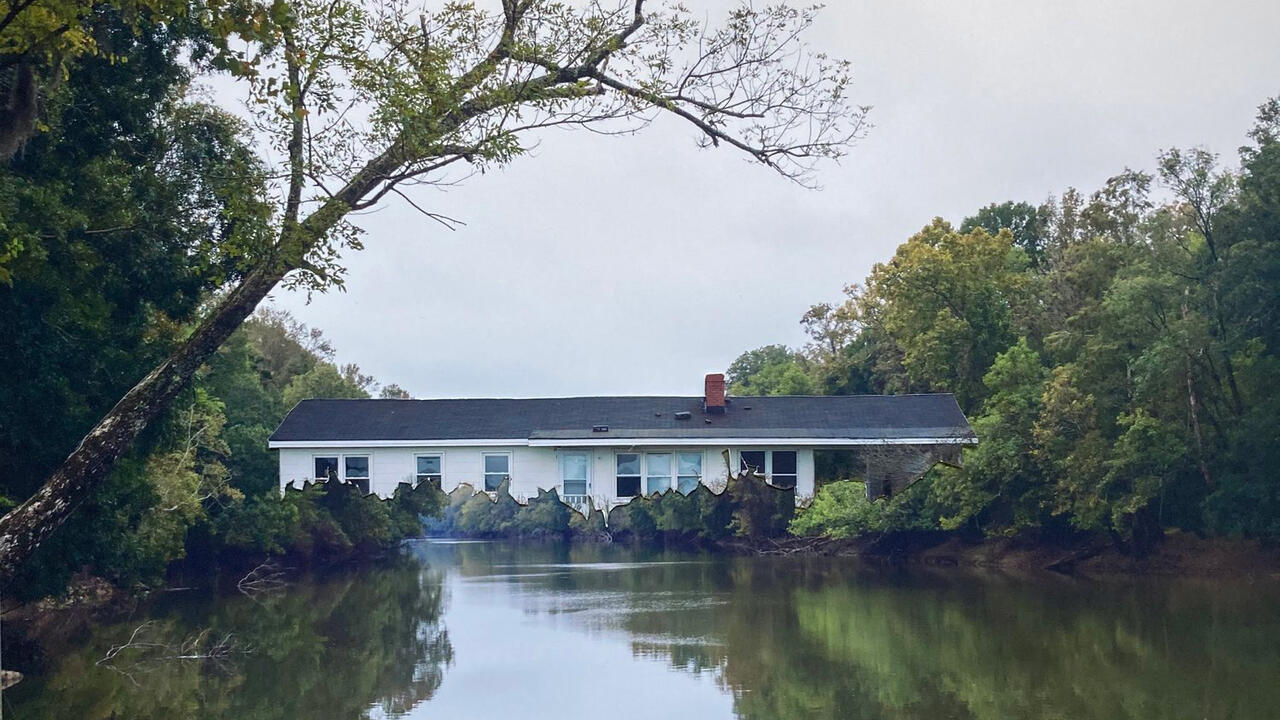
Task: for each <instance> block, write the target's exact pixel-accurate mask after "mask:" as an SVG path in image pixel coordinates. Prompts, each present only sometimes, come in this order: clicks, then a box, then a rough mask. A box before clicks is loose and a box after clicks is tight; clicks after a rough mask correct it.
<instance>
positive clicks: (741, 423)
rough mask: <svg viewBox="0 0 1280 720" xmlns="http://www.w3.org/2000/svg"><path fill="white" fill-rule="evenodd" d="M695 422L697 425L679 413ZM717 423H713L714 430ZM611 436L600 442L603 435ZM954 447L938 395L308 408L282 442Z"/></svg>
mask: <svg viewBox="0 0 1280 720" xmlns="http://www.w3.org/2000/svg"><path fill="white" fill-rule="evenodd" d="M678 412H688V413H690V414H691V417H690V419H688V420H679V419H677V418H676V413H678ZM708 421H709V422H708ZM600 425H605V426H608V428H609V430H608V432H593V431H592V428H593V427H594V426H600ZM733 437H744V438H745V437H757V438H758V437H766V438H833V439H835V438H840V439H867V440H879V439H894V438H954V439H972V438H974V437H975V436H974V434H973V430H972V428H970V427H969V423H968V421H967V420H965V417H964V414H963V413H962V412H960V407H959V405H957V404H956V401H955V398H954V397H953V396H951V395H949V394H936V395H843V396H822V397H814V396H797V395H784V396H770V397H731V398H730V399H729V403H728V407H727V409H726V412H724V413H723V414H720V415H710V414H706V413H704V412H703V408H702V398H701V397H579V398H530V399H466V400H303V401H302V402H300V403H298V405H297V406H296V407H294V408H293V410H292V411H290V413H289V415H288V416H287V417H285V419H284V422H282V423H280V427H278V428H277V429H276V431H275V432H274V433H272V435H271V440H272V441H286V442H287V441H294V442H298V441H321V442H334V441H360V440H399V441H407V440H481V439H524V438H527V439H543V440H572V439H582V438H593V439H604V438H619V439H627V438H733Z"/></svg>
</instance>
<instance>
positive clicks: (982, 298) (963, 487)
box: [728, 100, 1280, 549]
mask: <svg viewBox="0 0 1280 720" xmlns="http://www.w3.org/2000/svg"><path fill="white" fill-rule="evenodd" d="M1239 157H1240V162H1239V165H1238V167H1236V168H1234V169H1228V168H1224V167H1222V165H1221V164H1220V162H1219V159H1218V158H1217V157H1216V156H1215V155H1213V154H1212V153H1210V152H1208V151H1206V150H1203V149H1193V150H1177V149H1174V150H1169V151H1166V152H1163V153H1161V154H1160V155H1159V158H1158V162H1157V166H1156V170H1155V172H1154V173H1145V172H1137V171H1125V172H1124V173H1122V174H1120V175H1117V176H1116V177H1113V178H1112V179H1110V180H1109V181H1107V182H1106V184H1105V185H1104V186H1103V187H1102V188H1100V189H1098V190H1097V191H1095V192H1093V193H1091V194H1087V195H1086V194H1084V193H1081V192H1078V191H1076V190H1074V189H1071V190H1068V191H1066V192H1065V193H1063V194H1062V195H1061V197H1058V198H1053V199H1050V200H1049V201H1048V202H1045V203H1043V204H1042V205H1039V206H1034V205H1031V204H1028V203H1023V202H1004V203H998V204H992V205H989V206H987V207H984V208H982V209H980V210H979V211H978V212H976V213H975V214H974V215H973V216H971V217H968V218H965V219H964V220H963V221H962V222H961V223H960V224H959V226H955V225H952V224H951V223H949V222H946V221H944V220H941V219H936V220H934V221H933V222H931V223H930V224H929V225H927V226H926V227H924V228H923V229H922V230H921V231H920V232H919V233H917V234H916V235H914V236H912V237H911V238H910V239H908V240H907V242H905V243H904V244H902V245H901V246H899V247H898V249H897V251H896V253H895V254H894V256H893V258H892V259H891V260H889V261H888V262H885V263H881V264H878V265H876V266H875V267H874V268H873V269H872V271H871V274H870V275H869V276H868V277H867V278H866V279H865V280H864V281H863V282H862V283H859V284H855V285H850V286H848V287H847V288H846V292H845V297H844V298H843V300H842V301H841V302H838V303H823V304H819V305H815V306H813V307H812V308H811V309H810V310H809V311H808V312H807V313H806V314H805V315H804V317H803V318H802V323H803V325H804V327H805V329H806V331H807V333H808V334H809V336H810V337H811V342H810V343H809V344H808V345H807V346H806V347H804V348H801V349H798V350H792V349H789V348H786V347H782V346H766V347H763V348H760V349H758V350H753V351H749V352H747V353H744V354H743V355H742V356H741V357H740V358H739V359H738V360H737V361H735V362H734V364H733V365H732V366H731V367H730V368H729V371H728V375H729V379H730V381H731V383H732V390H733V391H734V392H739V393H742V394H747V393H790V392H796V391H806V390H808V389H813V390H816V391H818V392H822V393H828V394H848V393H906V392H931V391H937V392H952V393H955V395H956V398H957V400H958V401H959V402H960V405H961V407H962V409H963V410H964V411H965V413H966V414H967V415H968V416H969V417H970V418H971V419H972V421H973V424H974V428H975V429H976V431H977V433H978V435H979V437H980V438H981V444H980V445H979V446H978V447H977V448H976V449H975V450H973V451H970V452H969V453H967V457H966V467H965V468H964V469H960V470H953V469H942V468H939V469H937V470H935V471H933V472H931V473H930V474H929V475H928V476H927V477H926V478H925V479H924V480H923V481H921V482H920V483H918V484H917V485H915V486H913V487H912V488H911V489H909V490H908V491H906V492H904V493H903V494H901V495H900V496H898V497H896V498H893V499H891V500H890V501H888V503H887V504H886V505H885V506H884V507H880V506H871V505H868V503H867V502H866V501H865V500H863V499H861V498H860V496H859V493H858V492H856V490H855V488H852V487H850V486H849V485H848V484H847V483H836V484H834V485H831V486H828V487H826V488H824V489H823V490H822V491H821V492H820V493H819V496H818V498H817V499H816V501H815V503H814V506H813V507H812V508H810V509H809V511H808V512H806V513H804V514H802V515H801V516H800V517H798V518H797V520H796V521H795V522H794V523H793V526H792V527H793V530H795V531H797V532H802V533H811V532H826V533H831V534H836V535H850V534H857V533H862V532H869V531H881V530H886V529H944V530H957V531H965V532H970V533H981V534H985V535H997V536H999V535H1012V534H1023V533H1028V532H1030V533H1035V534H1047V535H1054V536H1063V535H1070V534H1072V533H1077V532H1094V533H1103V534H1106V535H1110V536H1111V537H1113V538H1115V540H1116V541H1117V542H1119V543H1121V544H1124V545H1131V546H1132V547H1134V548H1136V549H1143V548H1145V547H1148V546H1149V545H1150V543H1152V542H1153V541H1155V540H1157V539H1158V538H1159V537H1160V536H1161V534H1162V533H1163V532H1164V531H1166V530H1168V529H1173V528H1177V529H1183V530H1188V531H1194V532H1198V533H1207V534H1219V535H1245V536H1254V537H1267V538H1277V537H1280V479H1277V477H1278V476H1277V468H1278V467H1280V449H1278V448H1280V390H1278V389H1277V388H1278V387H1280V102H1277V101H1276V100H1271V101H1268V102H1266V103H1264V104H1263V105H1262V106H1261V108H1260V111H1259V114H1258V117H1257V122H1256V124H1255V125H1254V127H1253V129H1252V131H1251V132H1250V133H1249V142H1248V144H1247V145H1246V146H1245V147H1243V148H1242V149H1241V150H1240V153H1239ZM846 472H847V473H848V474H849V475H854V474H856V473H854V472H850V471H846Z"/></svg>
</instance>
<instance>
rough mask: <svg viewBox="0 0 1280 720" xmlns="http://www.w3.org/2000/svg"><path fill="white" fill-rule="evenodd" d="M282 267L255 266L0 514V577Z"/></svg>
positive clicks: (93, 482)
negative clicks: (30, 490) (40, 482)
mask: <svg viewBox="0 0 1280 720" xmlns="http://www.w3.org/2000/svg"><path fill="white" fill-rule="evenodd" d="M283 277H284V272H282V271H279V270H274V269H266V268H258V269H257V270H254V271H252V272H250V273H249V275H247V276H246V277H245V278H244V280H243V281H242V282H241V283H240V284H239V285H238V286H236V288H235V289H234V290H232V291H231V292H230V293H229V294H228V295H227V296H226V297H225V298H223V300H222V301H221V302H220V303H218V305H217V306H216V307H215V309H214V310H213V312H212V313H211V314H210V315H209V316H208V317H207V318H205V320H204V321H203V322H201V323H200V325H199V326H198V327H197V328H196V330H195V332H193V333H192V334H191V336H190V337H188V338H187V339H186V340H185V341H184V342H183V343H182V344H181V345H179V346H178V348H177V349H176V350H174V351H173V353H171V354H170V355H169V357H168V358H166V359H165V361H164V362H162V363H161V364H160V365H159V366H158V367H156V368H155V369H154V370H152V371H151V372H150V373H148V374H147V376H146V377H144V378H143V379H142V380H141V381H140V382H139V383H138V384H137V385H134V386H133V388H132V389H131V390H129V392H128V393H126V394H125V396H124V397H123V398H121V399H120V401H119V402H117V403H116V405H115V407H113V408H111V411H110V412H108V413H107V414H106V415H105V416H104V417H103V418H102V419H101V420H99V421H98V424H97V425H95V426H94V427H93V429H92V430H90V431H89V433H88V434H87V435H85V436H84V438H83V439H82V440H81V441H80V444H79V445H78V446H77V447H76V449H75V450H74V451H72V453H71V455H69V456H68V457H67V459H66V460H65V461H64V462H63V463H62V465H61V466H60V467H59V468H58V469H57V470H56V471H55V472H54V473H53V475H51V476H50V477H49V480H48V481H47V482H45V484H44V486H43V487H41V488H40V490H39V491H37V492H36V494H34V495H32V496H31V497H30V498H28V499H27V501H26V502H24V503H22V504H21V505H19V506H18V507H16V508H14V509H13V510H12V511H11V512H9V514H7V515H5V516H4V517H3V518H0V581H7V580H8V579H9V578H11V577H13V574H14V572H15V571H16V570H17V568H18V567H19V566H20V565H22V563H23V562H25V561H26V560H27V559H28V558H29V557H31V554H32V553H34V552H35V550H36V548H37V547H39V546H40V543H41V542H42V541H43V540H44V539H45V538H46V537H48V535H49V534H50V533H52V532H53V531H54V530H56V529H57V528H58V527H59V526H60V525H62V523H64V522H65V521H66V519H67V518H68V517H69V516H70V515H71V512H72V511H73V510H75V508H76V507H77V506H78V505H79V504H80V503H81V502H82V501H83V500H84V499H85V498H86V497H88V496H89V495H90V494H91V493H92V491H93V490H94V489H96V488H97V487H98V485H100V484H101V483H102V481H103V480H105V479H106V477H107V475H108V474H110V472H111V470H112V468H114V467H115V464H116V461H118V460H119V459H120V456H121V455H123V454H124V453H125V452H126V451H127V450H128V449H129V448H130V447H131V446H132V445H133V442H134V441H135V440H136V439H137V438H138V435H139V434H140V433H141V432H142V431H143V429H145V428H146V427H147V424H148V423H150V422H151V421H152V420H153V419H155V417H156V416H157V415H159V414H160V413H162V412H163V411H164V410H165V409H166V408H167V407H168V405H169V403H170V402H171V401H172V400H173V398H174V397H175V396H176V395H177V394H178V392H179V391H180V390H182V388H183V387H184V386H185V385H186V384H187V382H189V381H190V380H191V377H192V376H193V375H195V373H196V370H198V369H199V368H200V366H201V365H203V364H204V362H205V361H206V360H208V359H209V357H210V356H211V355H213V353H214V352H216V351H217V349H218V347H219V346H221V345H222V343H223V342H224V341H226V339H227V338H228V337H230V335H231V333H233V332H235V330H236V328H238V327H240V324H241V323H243V322H244V320H245V318H247V317H248V316H249V314H250V313H252V312H253V311H254V309H255V308H256V307H257V306H258V303H259V302H261V301H262V299H263V298H265V297H266V296H267V293H269V292H271V289H272V288H274V287H275V286H276V284H277V283H278V282H280V279H281V278H283Z"/></svg>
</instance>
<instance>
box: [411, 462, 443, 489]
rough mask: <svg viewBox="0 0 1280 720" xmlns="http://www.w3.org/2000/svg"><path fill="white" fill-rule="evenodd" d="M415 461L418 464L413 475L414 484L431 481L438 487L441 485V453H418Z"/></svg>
mask: <svg viewBox="0 0 1280 720" xmlns="http://www.w3.org/2000/svg"><path fill="white" fill-rule="evenodd" d="M414 462H415V463H416V464H417V468H416V472H415V474H414V476H413V479H414V485H421V484H422V483H431V484H432V485H435V486H436V487H440V481H441V480H442V479H443V473H441V471H440V456H439V455H418V456H417V458H416V459H415V460H414Z"/></svg>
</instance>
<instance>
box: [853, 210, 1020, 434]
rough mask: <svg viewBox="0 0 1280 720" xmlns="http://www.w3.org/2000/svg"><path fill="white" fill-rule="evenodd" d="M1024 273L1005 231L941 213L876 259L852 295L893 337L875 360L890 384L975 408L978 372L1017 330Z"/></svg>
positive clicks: (882, 332) (884, 337) (981, 392)
mask: <svg viewBox="0 0 1280 720" xmlns="http://www.w3.org/2000/svg"><path fill="white" fill-rule="evenodd" d="M1028 277H1029V276H1028V274H1027V259H1026V253H1024V252H1023V251H1022V250H1021V249H1020V248H1017V247H1015V246H1014V245H1013V242H1012V235H1011V234H1009V233H1008V232H1003V231H1002V232H1000V233H997V234H995V235H992V234H991V233H988V232H987V231H986V230H984V229H981V228H978V229H975V230H973V231H972V232H969V233H959V232H956V231H955V230H954V229H953V228H952V227H951V225H950V224H948V223H947V222H945V221H943V220H935V221H934V222H933V223H932V224H930V225H929V226H927V227H926V228H924V230H922V231H921V232H919V233H917V234H916V235H914V236H913V237H912V238H911V239H910V240H908V241H907V242H906V243H905V244H903V245H902V246H900V247H899V248H898V250H897V252H896V253H895V254H894V257H893V260H891V261H890V262H888V263H882V264H878V265H876V266H875V267H874V268H873V269H872V271H871V276H870V277H869V278H868V280H867V286H866V290H865V292H862V293H861V294H859V295H857V296H856V299H857V302H858V304H859V305H860V307H861V309H862V313H861V314H862V317H863V322H865V323H867V324H869V325H872V324H873V325H875V326H876V327H877V330H878V333H879V338H880V339H881V341H882V342H884V343H886V344H889V345H891V351H890V353H887V354H886V355H885V356H884V358H883V359H882V360H881V361H880V363H879V365H878V367H877V368H876V370H877V372H878V373H880V374H881V375H882V376H884V377H886V378H890V380H889V381H888V382H887V383H886V384H887V386H888V387H889V389H891V390H896V391H904V392H921V391H926V392H927V391H948V392H953V393H955V394H956V397H957V399H958V400H959V401H960V405H961V407H962V408H966V409H969V410H972V409H975V408H977V407H978V405H979V403H980V402H981V401H982V399H983V398H984V397H985V394H986V390H985V388H984V387H983V385H982V377H983V375H985V374H986V370H987V368H989V367H990V366H991V363H992V362H994V360H995V357H996V355H997V354H999V353H1000V352H1003V351H1004V349H1005V348H1007V347H1009V346H1010V345H1012V344H1013V342H1014V340H1015V339H1016V337H1017V330H1018V327H1019V326H1018V320H1019V318H1018V317H1016V316H1015V312H1016V311H1017V310H1018V309H1019V308H1021V307H1022V306H1023V305H1024V298H1025V295H1026V292H1027V289H1028V285H1029V279H1028Z"/></svg>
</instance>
